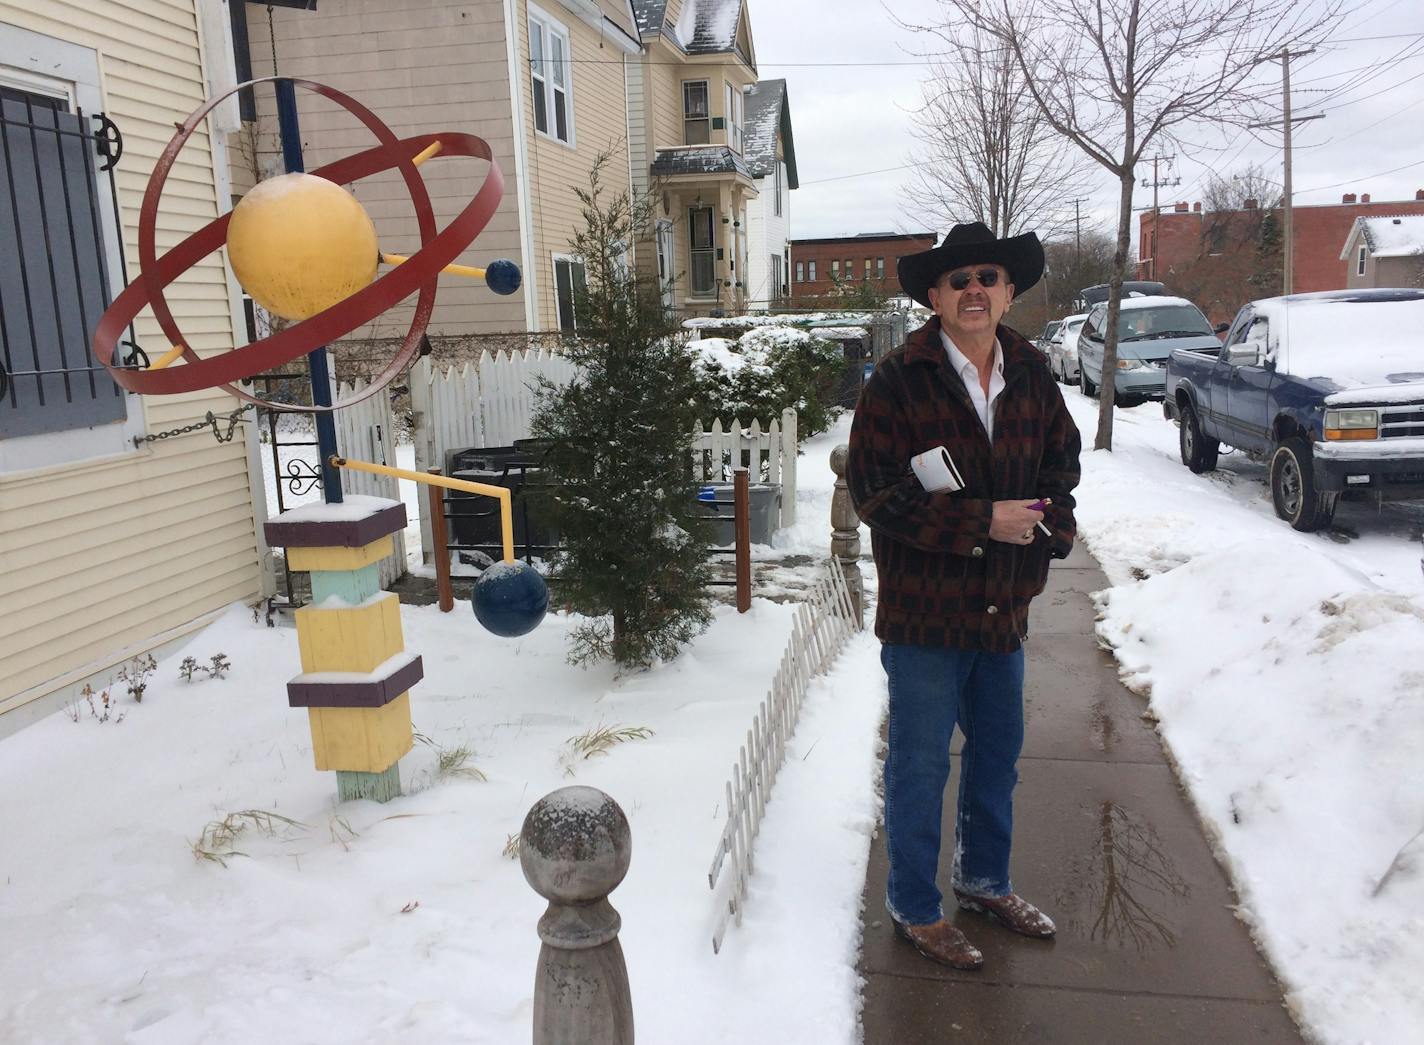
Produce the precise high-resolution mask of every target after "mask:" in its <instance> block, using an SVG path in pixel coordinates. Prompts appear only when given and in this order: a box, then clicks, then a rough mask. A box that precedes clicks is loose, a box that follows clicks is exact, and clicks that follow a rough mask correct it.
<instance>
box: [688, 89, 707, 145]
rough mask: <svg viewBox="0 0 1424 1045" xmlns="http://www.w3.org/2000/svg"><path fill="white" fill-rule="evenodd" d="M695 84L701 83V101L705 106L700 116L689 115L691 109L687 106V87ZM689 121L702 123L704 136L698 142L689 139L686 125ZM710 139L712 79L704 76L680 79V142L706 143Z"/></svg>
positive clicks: (689, 143)
mask: <svg viewBox="0 0 1424 1045" xmlns="http://www.w3.org/2000/svg"><path fill="white" fill-rule="evenodd" d="M696 84H701V85H702V95H703V103H704V105H705V106H706V109H707V111H706V113H704V114H703V115H701V116H693V115H690V113H691V110H690V109H689V108H688V107H687V89H688V88H689V87H692V86H694V85H696ZM691 123H701V124H703V125H704V129H705V131H706V137H704V138H703V139H702V140H701V141H700V142H695V141H689V140H688V133H687V126H688V124H691ZM711 141H712V81H711V80H708V79H706V78H702V79H697V80H683V81H682V144H684V145H707V144H708V143H710V142H711Z"/></svg>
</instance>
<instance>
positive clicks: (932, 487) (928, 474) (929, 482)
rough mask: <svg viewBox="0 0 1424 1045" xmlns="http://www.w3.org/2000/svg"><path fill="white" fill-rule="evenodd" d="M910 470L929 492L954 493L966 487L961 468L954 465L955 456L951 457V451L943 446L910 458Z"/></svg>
mask: <svg viewBox="0 0 1424 1045" xmlns="http://www.w3.org/2000/svg"><path fill="white" fill-rule="evenodd" d="M910 470H911V471H913V472H914V473H915V478H916V479H918V480H919V481H920V485H921V486H923V487H924V488H925V490H926V491H928V492H929V493H939V492H940V491H941V490H948V491H949V492H950V493H954V492H955V491H956V490H962V489H964V479H963V478H962V477H961V476H960V474H959V469H958V468H956V467H955V466H954V458H952V457H950V456H949V451H948V450H946V449H945V448H944V447H942V446H936V447H935V448H934V449H932V450H926V451H925V452H924V453H922V454H916V455H915V456H914V457H912V458H910Z"/></svg>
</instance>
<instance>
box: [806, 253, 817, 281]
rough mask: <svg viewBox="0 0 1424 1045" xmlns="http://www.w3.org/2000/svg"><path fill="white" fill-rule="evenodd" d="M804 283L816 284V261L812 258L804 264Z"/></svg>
mask: <svg viewBox="0 0 1424 1045" xmlns="http://www.w3.org/2000/svg"><path fill="white" fill-rule="evenodd" d="M806 282H807V283H814V282H816V259H815V258H812V259H811V260H810V261H808V262H806Z"/></svg>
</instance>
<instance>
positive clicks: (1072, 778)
mask: <svg viewBox="0 0 1424 1045" xmlns="http://www.w3.org/2000/svg"><path fill="white" fill-rule="evenodd" d="M1106 586H1107V579H1106V578H1105V577H1104V576H1103V574H1102V572H1101V571H1100V570H1099V569H1098V566H1097V564H1096V562H1094V560H1093V559H1092V557H1091V556H1089V555H1088V554H1087V553H1086V552H1084V551H1083V550H1082V549H1081V547H1080V548H1078V549H1075V551H1074V553H1073V555H1072V556H1071V557H1070V558H1068V559H1067V560H1065V561H1064V562H1062V563H1057V564H1055V567H1054V570H1053V572H1052V573H1051V574H1050V578H1049V586H1048V590H1047V591H1045V592H1044V593H1043V595H1041V596H1040V597H1039V598H1038V599H1037V600H1036V601H1035V603H1034V607H1033V615H1032V617H1031V620H1030V631H1031V637H1030V639H1029V642H1028V644H1027V647H1026V649H1027V652H1028V666H1027V682H1026V684H1025V692H1024V699H1025V718H1026V725H1027V733H1026V738H1025V744H1024V754H1023V757H1022V758H1021V760H1020V762H1019V776H1020V782H1019V786H1018V790H1017V792H1016V795H1015V804H1014V816H1015V824H1014V843H1015V844H1014V861H1013V877H1014V888H1015V889H1016V890H1017V891H1018V892H1019V893H1020V894H1022V895H1023V896H1025V897H1027V898H1028V899H1030V900H1032V901H1033V902H1034V903H1036V904H1037V905H1039V906H1040V907H1042V908H1043V909H1044V910H1045V911H1047V912H1048V913H1049V914H1050V915H1052V916H1053V918H1054V920H1055V921H1056V922H1057V923H1058V934H1057V936H1056V937H1055V938H1054V939H1053V940H1051V941H1041V940H1031V939H1028V938H1025V937H1020V936H1016V935H1014V934H1013V933H1011V932H1009V931H1008V930H1007V929H1004V928H1002V927H1000V926H998V925H997V924H995V923H992V922H990V921H988V920H987V919H985V918H983V917H982V916H980V915H975V914H970V913H968V912H962V911H957V910H956V911H955V915H954V918H953V921H954V922H955V924H956V925H958V926H959V927H960V928H961V929H963V930H964V931H965V933H966V934H968V936H969V938H970V939H971V940H973V941H974V943H975V944H976V945H977V946H978V947H979V948H980V949H981V950H982V951H983V952H984V959H985V962H984V968H983V969H981V970H979V971H977V972H957V971H955V970H953V969H949V968H946V967H943V966H939V965H935V964H934V963H932V962H929V961H927V960H925V959H924V958H922V957H920V956H919V955H918V954H917V953H916V952H915V951H914V950H913V949H911V947H910V946H909V945H908V944H907V943H906V942H905V941H903V940H900V939H897V938H896V937H895V936H894V933H893V931H892V928H891V924H890V919H889V916H888V915H887V914H886V913H885V906H884V897H885V874H886V860H885V847H884V842H883V836H881V835H877V837H876V839H875V840H874V841H873V842H872V844H871V851H870V868H869V873H868V876H867V880H866V888H865V916H864V917H865V936H864V942H863V945H862V951H861V962H860V972H861V975H862V976H863V977H864V978H865V986H864V1003H865V1007H864V1013H863V1024H864V1029H865V1039H864V1040H865V1042H866V1043H867V1045H919V1043H926V1045H928V1043H931V1042H933V1043H941V1042H959V1041H963V1042H986V1043H1000V1042H1013V1043H1016V1045H1018V1043H1036V1042H1053V1043H1059V1045H1066V1043H1078V1042H1094V1043H1096V1042H1107V1043H1114V1045H1115V1043H1119V1042H1121V1043H1137V1042H1152V1043H1164V1045H1165V1043H1176V1042H1182V1043H1187V1042H1191V1043H1198V1042H1246V1041H1251V1042H1296V1043H1298V1042H1301V1041H1302V1039H1301V1037H1300V1035H1299V1033H1298V1032H1297V1030H1296V1028H1295V1025H1294V1024H1293V1023H1292V1021H1291V1019H1290V1016H1289V1015H1288V1014H1287V1012H1286V1010H1285V1008H1284V1006H1283V1004H1282V1001H1281V991H1280V988H1279V986H1278V985H1277V984H1276V981H1275V979H1274V977H1273V976H1272V974H1271V971H1270V969H1269V968H1268V967H1267V966H1266V964H1265V962H1264V961H1263V960H1262V959H1261V958H1260V956H1259V955H1258V953H1257V951H1256V948H1255V945H1254V944H1253V943H1252V941H1251V938H1250V935H1249V934H1248V932H1247V930H1246V927H1245V926H1244V925H1243V924H1242V923H1241V922H1240V921H1238V920H1237V918H1236V917H1235V915H1234V914H1233V905H1234V904H1235V896H1234V894H1233V893H1232V891H1231V888H1230V885H1229V884H1228V882H1227V879H1226V876H1225V874H1224V873H1223V872H1222V870H1221V868H1220V867H1219V866H1218V865H1217V863H1216V861H1215V859H1214V858H1213V856H1212V851H1211V846H1210V844H1209V843H1208V842H1207V839H1206V837H1205V835H1204V833H1203V831H1202V828H1201V825H1200V824H1199V822H1198V821H1197V818H1196V815H1195V813H1194V812H1193V810H1192V808H1191V806H1190V804H1189V803H1188V800H1187V798H1186V797H1185V795H1184V794H1183V793H1182V791H1181V789H1180V788H1179V787H1178V786H1177V781H1176V778H1175V776H1174V775H1173V771H1172V768H1171V766H1170V765H1169V764H1168V763H1167V760H1166V757H1165V755H1164V754H1163V751H1162V747H1161V744H1160V743H1159V741H1158V739H1157V736H1156V733H1155V732H1154V731H1153V729H1152V725H1151V722H1150V721H1149V719H1148V718H1147V717H1146V716H1145V712H1146V708H1147V705H1146V702H1145V701H1144V700H1143V699H1141V698H1139V697H1137V696H1135V695H1134V694H1132V693H1130V692H1129V691H1128V690H1126V689H1125V688H1123V686H1122V685H1121V684H1120V683H1119V682H1118V679H1117V671H1116V667H1115V662H1114V661H1113V659H1112V656H1111V654H1109V653H1107V652H1105V651H1103V650H1101V649H1100V648H1099V647H1098V644H1097V640H1096V638H1095V637H1094V634H1093V623H1094V611H1093V606H1092V603H1091V600H1090V593H1091V592H1094V591H1098V590H1100V589H1102V588H1104V587H1106ZM957 747H958V745H957V744H956V749H957ZM958 761H959V760H958V759H957V758H956V759H954V760H953V765H954V770H955V773H954V778H952V779H951V781H950V790H949V792H948V796H947V798H946V802H945V824H944V838H945V846H944V854H943V858H942V861H941V871H940V880H941V884H942V885H943V884H946V883H947V882H948V863H949V854H950V853H951V852H952V845H953V841H952V840H953V837H954V820H953V818H954V803H953V801H952V799H953V796H954V794H955V793H956V789H957V788H958V779H957V777H958ZM949 906H950V907H951V908H952V907H953V899H952V897H951V902H950V905H949Z"/></svg>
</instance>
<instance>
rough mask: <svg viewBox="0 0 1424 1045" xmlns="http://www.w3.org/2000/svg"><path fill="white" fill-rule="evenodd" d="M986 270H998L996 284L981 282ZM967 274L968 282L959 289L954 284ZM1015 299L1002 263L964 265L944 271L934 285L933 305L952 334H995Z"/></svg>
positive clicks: (941, 321)
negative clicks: (986, 284)
mask: <svg viewBox="0 0 1424 1045" xmlns="http://www.w3.org/2000/svg"><path fill="white" fill-rule="evenodd" d="M985 271H992V272H994V273H996V274H997V278H996V279H995V280H994V285H993V286H992V287H985V286H983V285H981V283H980V273H983V272H985ZM965 276H968V277H969V282H968V284H967V285H966V286H965V287H964V289H963V290H955V289H954V284H955V283H956V282H960V283H962V282H963V281H964V277H965ZM1013 299H1014V287H1013V284H1012V283H1010V282H1009V273H1008V271H1007V270H1006V269H1005V268H1004V267H1003V266H1002V265H961V266H959V267H958V268H954V269H950V270H949V271H948V272H946V273H944V275H942V276H940V277H939V282H938V283H936V284H935V285H934V286H932V287H930V307H931V308H933V309H934V310H935V314H936V315H937V316H939V319H940V324H941V325H942V326H943V327H944V332H945V333H946V334H948V335H949V336H950V337H954V336H955V335H956V334H961V335H966V336H968V335H982V334H984V333H986V332H987V333H991V334H992V333H993V331H994V329H995V328H996V327H997V326H998V325H999V320H1000V319H1002V318H1003V316H1004V313H1005V312H1007V311H1008V310H1009V302H1010V301H1012V300H1013Z"/></svg>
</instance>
